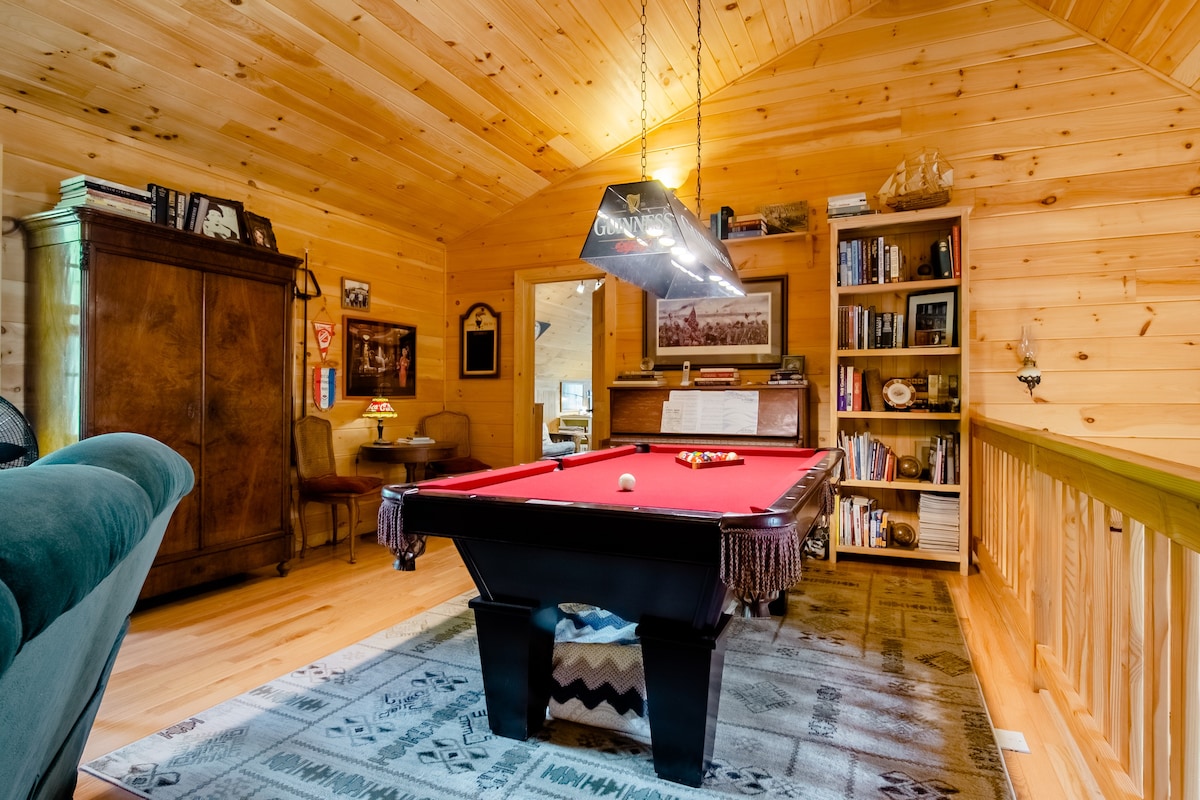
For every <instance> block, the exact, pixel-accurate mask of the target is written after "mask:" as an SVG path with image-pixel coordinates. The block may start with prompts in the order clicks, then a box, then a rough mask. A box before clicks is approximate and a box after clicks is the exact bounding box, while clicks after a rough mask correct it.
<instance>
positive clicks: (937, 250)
mask: <svg viewBox="0 0 1200 800" xmlns="http://www.w3.org/2000/svg"><path fill="white" fill-rule="evenodd" d="M929 263H930V264H931V265H932V267H933V277H935V278H952V277H954V267H953V266H952V265H951V263H950V240H949V238H948V237H945V236H942V237H939V238H937V239H935V240H934V241H933V243H932V244H930V245H929Z"/></svg>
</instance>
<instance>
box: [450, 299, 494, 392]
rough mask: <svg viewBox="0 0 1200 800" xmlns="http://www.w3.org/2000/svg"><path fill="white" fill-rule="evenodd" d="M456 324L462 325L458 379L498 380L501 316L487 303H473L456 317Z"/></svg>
mask: <svg viewBox="0 0 1200 800" xmlns="http://www.w3.org/2000/svg"><path fill="white" fill-rule="evenodd" d="M459 324H460V325H461V326H462V354H461V357H460V358H459V365H458V374H459V377H462V378H497V377H499V376H500V315H499V314H497V313H496V312H495V311H493V310H492V307H491V306H489V305H488V304H487V303H476V304H475V305H473V306H471V307H470V308H468V309H467V313H465V314H463V315H462V316H461V317H459Z"/></svg>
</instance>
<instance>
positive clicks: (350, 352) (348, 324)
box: [343, 317, 417, 397]
mask: <svg viewBox="0 0 1200 800" xmlns="http://www.w3.org/2000/svg"><path fill="white" fill-rule="evenodd" d="M343 330H345V332H346V396H347V397H376V396H380V397H416V396H417V329H416V326H414V325H402V324H398V323H394V322H382V321H380V320H374V319H357V318H354V317H345V318H344V319H343Z"/></svg>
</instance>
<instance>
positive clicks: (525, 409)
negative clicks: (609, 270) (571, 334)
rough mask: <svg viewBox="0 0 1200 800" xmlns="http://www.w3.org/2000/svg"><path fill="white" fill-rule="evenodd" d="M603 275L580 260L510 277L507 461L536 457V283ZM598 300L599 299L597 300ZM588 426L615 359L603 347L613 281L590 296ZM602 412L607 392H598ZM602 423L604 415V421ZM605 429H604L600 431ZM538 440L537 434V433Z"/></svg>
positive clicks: (609, 335) (612, 326) (609, 327)
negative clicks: (510, 437)
mask: <svg viewBox="0 0 1200 800" xmlns="http://www.w3.org/2000/svg"><path fill="white" fill-rule="evenodd" d="M604 277H605V273H604V272H601V271H600V270H598V269H596V268H595V267H593V266H590V265H589V264H587V262H584V261H574V262H570V263H565V264H559V265H556V266H550V267H532V268H529V269H518V270H515V271H514V272H513V315H514V317H515V318H516V320H515V326H516V327H515V328H514V329H513V372H514V375H513V462H514V463H516V464H524V463H526V462H528V461H535V460H537V459H538V457H539V456H540V453H537V452H534V450H533V435H534V433H535V431H534V430H533V379H534V366H535V365H534V345H533V340H534V333H533V326H534V322H535V320H534V317H535V316H536V312H537V308H536V306H537V294H536V287H537V285H538V284H539V283H560V282H562V281H571V280H596V279H598V278H604ZM597 295H599V297H597ZM592 297H593V301H592V409H593V410H592V426H593V428H595V425H596V417H597V414H596V408H597V406H599V405H600V402H601V401H600V399H599V398H601V396H602V390H603V387H605V386H607V385H608V383H607V380H608V379H607V378H606V377H605V376H607V375H611V374H612V364H613V363H615V362H614V359H615V354H614V353H613V352H612V348H611V347H609V346H608V343H610V342H613V341H615V340H616V333H617V331H616V315H615V313H613V312H612V311H609V312H608V313H605V310H606V309H614V310H615V309H616V298H617V295H616V289H615V288H614V281H613V280H611V279H610V280H605V281H604V284H603V285H602V286H601V287H600V288H599V289H597V290H596V291H595V293H593V295H592ZM603 397H604V406H603V407H604V408H607V393H603ZM605 419H607V416H605ZM605 427H607V425H606V426H605ZM538 435H539V438H540V432H538Z"/></svg>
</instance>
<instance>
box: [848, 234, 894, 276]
mask: <svg viewBox="0 0 1200 800" xmlns="http://www.w3.org/2000/svg"><path fill="white" fill-rule="evenodd" d="M904 266H905V259H904V254H903V253H901V252H900V245H898V244H895V243H888V242H887V240H886V239H885V237H883V236H870V237H867V238H863V239H843V240H841V241H839V242H838V286H863V285H866V284H871V283H897V282H899V281H905V280H908V279H909V278H908V273H907V271H906V270H905V268H904Z"/></svg>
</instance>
